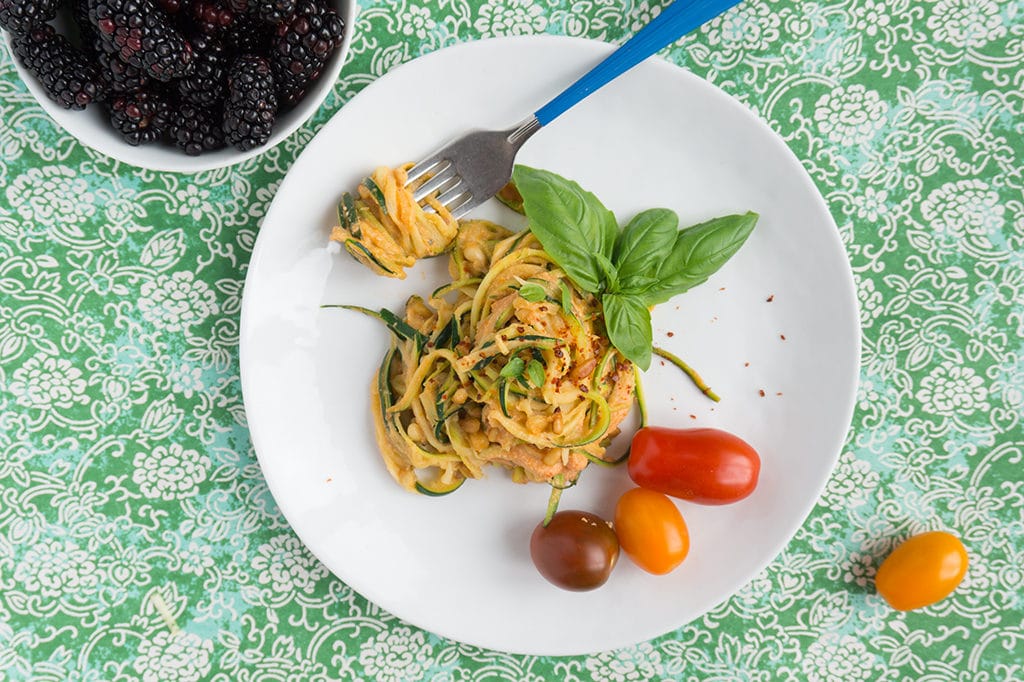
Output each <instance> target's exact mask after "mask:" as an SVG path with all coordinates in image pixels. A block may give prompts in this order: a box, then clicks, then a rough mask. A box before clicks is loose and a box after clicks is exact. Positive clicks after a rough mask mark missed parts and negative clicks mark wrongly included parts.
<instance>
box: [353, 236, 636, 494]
mask: <svg viewBox="0 0 1024 682" xmlns="http://www.w3.org/2000/svg"><path fill="white" fill-rule="evenodd" d="M364 234H365V232H364ZM375 253H376V252H375ZM390 264H391V263H389V265H390ZM449 273H450V275H451V277H452V281H451V283H450V284H447V285H445V286H442V287H441V288H440V289H438V290H437V291H435V292H434V293H433V294H432V295H431V297H430V298H429V299H428V300H423V299H422V298H420V297H418V296H414V297H412V298H410V299H409V300H408V302H407V304H406V309H405V314H404V319H402V320H397V319H390V318H389V319H390V321H389V324H388V327H389V328H390V329H391V330H392V332H393V335H394V337H393V342H392V346H391V348H390V349H389V350H388V352H387V353H386V354H385V357H384V361H383V362H382V364H381V366H380V369H379V372H378V375H377V378H376V381H375V382H374V384H373V388H372V404H373V416H374V425H375V431H376V438H377V442H378V445H379V447H380V451H381V454H382V455H383V458H384V462H385V464H386V465H387V468H388V471H389V472H390V473H391V475H392V476H393V477H394V478H395V480H396V481H397V482H398V483H399V484H401V485H402V486H403V487H405V488H407V489H409V490H417V489H419V490H421V491H424V492H427V491H429V490H438V489H445V488H452V487H455V486H457V484H458V483H459V482H460V481H461V480H463V479H466V478H479V477H481V476H483V475H484V472H485V468H486V467H487V466H488V465H497V466H499V467H503V468H506V469H508V470H510V471H511V475H512V479H513V480H515V481H518V482H531V481H537V482H540V481H543V482H549V483H552V484H558V485H567V484H571V483H572V482H573V481H575V479H576V478H577V476H578V475H579V473H580V472H581V471H582V470H583V469H584V467H586V465H587V463H588V462H589V461H590V460H589V459H588V456H589V457H590V458H594V459H598V460H600V459H602V457H603V455H604V453H605V448H606V447H607V445H608V444H609V442H610V440H611V438H612V437H613V436H614V435H616V434H617V433H618V426H619V424H620V422H622V420H623V419H624V418H625V417H626V415H627V414H628V412H629V410H630V407H631V404H632V400H633V393H634V386H635V378H634V368H633V365H632V363H630V362H628V361H626V360H624V359H623V358H622V357H621V356H620V355H619V354H618V352H617V351H616V350H615V349H614V348H613V347H612V345H611V344H610V342H609V341H608V338H607V336H606V335H605V333H604V326H603V318H602V311H601V306H600V303H599V302H598V301H597V299H596V298H594V297H593V296H592V295H590V294H587V293H585V292H582V291H580V290H578V289H576V288H575V287H574V286H573V285H572V283H571V281H570V280H569V278H568V277H567V276H566V275H565V273H564V272H563V271H562V270H561V269H560V268H558V267H557V266H556V265H555V264H554V263H553V262H552V260H551V258H550V257H549V256H548V255H547V254H546V253H545V252H544V251H543V250H542V248H541V246H540V244H539V243H538V242H537V241H536V239H534V237H533V236H532V235H531V234H530V233H529V232H524V233H518V234H514V233H512V232H510V231H509V230H507V229H505V228H504V227H501V226H499V225H496V224H494V223H490V222H487V221H482V220H473V221H463V223H462V224H461V228H460V230H459V231H458V235H457V237H456V238H455V243H454V247H453V249H452V251H451V254H450V257H449ZM526 284H529V285H530V287H529V289H530V292H531V295H530V296H529V297H528V298H529V299H530V300H528V299H527V297H524V295H523V294H522V293H521V292H520V289H521V287H523V286H524V285H526ZM538 287H539V289H538ZM540 291H542V292H543V296H541V295H540ZM386 321H387V320H386ZM537 380H540V381H539V383H537ZM430 474H433V476H430ZM427 478H429V480H430V481H431V483H430V486H431V487H429V488H427V489H424V488H423V487H422V485H421V483H422V482H423V481H424V480H425V479H427Z"/></svg>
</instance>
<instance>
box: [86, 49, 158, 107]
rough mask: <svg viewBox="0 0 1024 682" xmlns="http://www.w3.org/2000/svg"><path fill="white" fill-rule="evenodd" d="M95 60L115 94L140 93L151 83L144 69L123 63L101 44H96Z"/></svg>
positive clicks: (101, 74)
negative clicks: (108, 52) (107, 51)
mask: <svg viewBox="0 0 1024 682" xmlns="http://www.w3.org/2000/svg"><path fill="white" fill-rule="evenodd" d="M95 48H96V51H95V54H94V57H93V58H94V59H95V61H96V66H97V67H99V72H100V76H102V77H103V78H104V79H105V80H106V82H107V84H108V85H109V86H110V91H111V92H112V93H115V94H123V93H126V92H138V91H139V90H142V89H143V88H145V87H146V86H147V85H149V83H150V78H149V76H147V75H146V73H145V72H144V71H143V70H142V69H138V68H136V67H134V66H132V65H131V64H126V63H125V62H123V61H121V59H120V58H119V57H118V56H117V55H113V54H107V53H106V52H105V51H104V50H103V47H102V46H101V45H100V44H99V42H98V39H97V42H96V44H95Z"/></svg>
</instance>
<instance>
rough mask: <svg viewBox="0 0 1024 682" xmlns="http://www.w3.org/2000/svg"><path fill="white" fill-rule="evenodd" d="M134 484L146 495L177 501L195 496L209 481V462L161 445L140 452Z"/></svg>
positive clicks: (176, 446) (195, 454)
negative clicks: (148, 450) (205, 482)
mask: <svg viewBox="0 0 1024 682" xmlns="http://www.w3.org/2000/svg"><path fill="white" fill-rule="evenodd" d="M132 464H133V465H134V467H135V471H134V472H132V480H133V481H134V482H135V483H137V484H138V486H139V489H140V490H141V491H142V494H143V495H146V496H148V497H157V498H160V499H164V500H177V499H182V498H185V497H190V496H192V495H194V494H195V493H196V492H197V491H198V490H199V485H200V484H201V483H202V482H203V481H204V480H206V472H207V470H209V468H210V458H209V457H207V456H206V455H201V454H199V452H198V451H196V450H191V449H189V450H186V449H185V448H184V447H182V446H181V445H179V444H178V443H171V444H170V445H168V446H166V447H165V446H163V445H158V446H156V447H155V448H153V450H152V451H151V452H140V453H138V454H137V455H135V458H134V459H133V460H132Z"/></svg>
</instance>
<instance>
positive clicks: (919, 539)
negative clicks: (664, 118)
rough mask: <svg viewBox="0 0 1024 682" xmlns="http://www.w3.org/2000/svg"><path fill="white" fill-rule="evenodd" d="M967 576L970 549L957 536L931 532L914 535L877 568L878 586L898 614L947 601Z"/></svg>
mask: <svg viewBox="0 0 1024 682" xmlns="http://www.w3.org/2000/svg"><path fill="white" fill-rule="evenodd" d="M965 573H967V550H966V549H965V548H964V544H963V543H962V542H960V539H959V538H957V537H956V536H955V535H951V534H949V533H946V532H943V531H932V532H930V533H922V534H920V535H915V536H913V537H912V538H910V539H908V540H907V541H905V542H904V543H903V544H902V545H900V546H899V547H897V548H896V549H894V550H893V551H892V554H890V555H889V556H887V557H886V558H885V561H883V562H882V565H881V566H879V567H878V572H877V573H876V574H875V587H876V588H877V590H878V594H880V595H882V597H883V598H884V599H885V601H887V602H889V606H891V607H893V608H894V609H897V610H899V611H911V610H913V609H920V608H923V607H925V606H928V605H929V604H934V603H935V602H937V601H940V600H942V599H945V598H946V597H948V596H949V595H950V593H952V592H953V590H955V589H956V587H957V585H959V584H960V581H961V580H963V579H964V574H965Z"/></svg>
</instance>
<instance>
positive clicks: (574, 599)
mask: <svg viewBox="0 0 1024 682" xmlns="http://www.w3.org/2000/svg"><path fill="white" fill-rule="evenodd" d="M610 50H611V47H610V46H608V45H605V44H601V43H596V42H590V41H584V40H576V39H568V38H558V37H551V36H544V37H529V38H509V39H498V40H489V41H483V42H475V43H469V44H464V45H459V46H457V47H453V48H449V49H445V50H441V51H439V52H436V53H432V54H430V55H427V56H425V57H422V58H420V59H417V60H415V61H413V62H411V63H409V64H407V65H404V66H402V67H400V68H398V69H396V70H394V71H392V72H391V73H389V74H387V75H386V76H384V77H383V78H381V79H380V80H379V81H377V82H375V83H373V84H372V85H370V86H369V87H367V88H366V90H365V91H363V92H362V93H361V94H359V95H358V96H357V97H356V98H354V99H353V100H352V101H351V102H350V103H349V104H347V105H346V106H345V107H344V109H342V111H341V112H340V113H339V114H337V115H336V116H335V117H334V118H333V119H332V120H331V121H330V122H329V123H328V124H327V125H326V126H325V127H324V129H323V130H322V131H321V132H320V133H319V134H318V135H317V137H316V139H314V140H313V141H312V143H311V144H310V145H309V147H308V148H307V149H306V150H305V151H304V152H303V154H302V155H301V156H300V157H299V159H298V161H297V162H296V163H295V166H294V167H293V168H292V170H291V172H290V173H289V174H288V176H287V177H286V178H285V180H284V182H283V183H282V185H281V187H280V189H279V190H278V193H277V197H276V198H275V200H274V202H273V205H272V206H271V208H270V211H269V213H268V214H267V217H266V220H265V221H264V224H263V228H262V230H261V232H260V235H259V240H258V242H257V244H256V249H255V252H254V253H253V258H252V262H251V264H250V266H249V272H248V277H247V279H246V286H245V296H244V301H243V307H242V329H241V371H242V388H243V391H244V395H245V407H246V412H247V414H248V419H249V426H250V428H251V431H252V438H253V443H254V445H255V448H256V453H257V455H258V458H259V461H260V465H261V466H262V467H263V471H264V473H265V475H266V477H267V482H268V484H269V486H270V489H271V491H272V493H273V495H274V497H275V499H276V500H277V502H278V504H279V505H280V507H281V510H282V512H283V513H284V515H285V516H286V517H287V519H288V521H289V522H290V523H291V524H292V526H293V527H294V528H295V531H296V532H297V533H298V535H299V537H300V538H301V539H302V541H303V542H305V543H306V545H307V546H308V547H309V548H310V550H312V552H313V553H314V554H315V555H316V556H317V557H318V558H319V559H320V560H321V561H322V562H323V563H324V564H326V566H327V567H328V568H329V569H330V570H331V571H332V572H334V573H335V574H336V575H337V576H338V577H339V578H341V579H342V580H344V581H345V582H346V583H347V584H349V585H350V586H351V587H353V588H354V589H355V590H357V591H358V592H359V593H360V594H362V595H363V596H365V597H366V598H367V599H370V600H371V601H373V602H375V603H377V604H378V605H380V606H381V607H383V608H385V609H387V610H388V611H390V612H391V613H393V614H395V615H396V616H399V617H401V618H403V619H405V620H407V621H409V622H410V623H413V624H415V625H418V626H420V627H423V628H425V629H427V630H431V631H433V632H435V633H437V634H439V635H443V636H445V637H449V638H452V639H455V640H459V641H462V642H466V643H470V644H475V645H480V646H484V647H489V648H493V649H500V650H504V651H511V652H516V653H530V654H550V655H569V654H581V653H587V652H594V651H599V650H605V649H610V648H615V647H619V646H624V645H628V644H632V643H635V642H638V641H642V640H645V639H649V638H652V637H655V636H657V635H660V634H663V633H665V632H668V631H670V630H672V629H674V628H677V627H679V626H680V625H683V624H684V623H686V622H688V621H690V620H692V619H694V618H696V617H698V616H700V615H701V614H702V613H704V612H705V611H707V610H708V609H710V608H711V607H713V606H715V605H716V604H718V603H719V602H721V601H723V600H725V599H726V598H728V597H729V596H730V595H731V594H733V593H734V592H735V591H736V590H738V589H739V588H740V587H742V586H743V585H744V584H746V583H747V582H748V581H749V580H750V579H751V578H752V577H753V576H754V575H755V574H756V573H757V572H758V571H760V570H761V569H762V568H763V567H764V566H765V565H766V564H768V563H769V562H770V561H771V560H772V559H773V558H774V557H775V556H776V555H777V554H778V553H779V552H780V551H781V550H782V548H783V547H784V546H785V544H786V543H787V542H788V541H789V539H790V538H791V537H792V536H793V534H794V533H795V532H796V530H797V528H798V527H799V526H800V524H801V523H802V522H803V520H804V519H805V518H806V516H807V514H808V513H809V512H810V510H811V508H812V506H813V504H814V502H815V500H816V499H817V497H818V495H819V494H820V492H821V490H822V487H823V486H824V484H825V482H826V480H827V478H828V476H829V473H830V472H831V470H832V467H833V465H834V463H835V461H836V458H837V456H838V454H839V451H840V449H841V447H842V443H843V439H844V436H845V434H846V431H847V428H848V427H849V424H850V418H851V414H852V409H853V398H854V393H855V389H856V380H857V369H858V339H859V328H858V323H857V319H858V317H857V304H856V297H855V294H854V286H853V279H852V275H851V272H850V268H849V264H848V262H847V259H846V256H845V253H844V250H843V247H842V244H841V243H840V239H839V235H838V233H837V230H836V226H835V224H834V222H833V221H832V218H831V217H830V215H829V213H828V211H827V209H826V207H825V204H824V202H823V201H822V199H821V197H820V195H819V194H818V193H817V191H816V190H815V188H814V186H813V184H812V183H811V181H810V179H809V178H808V177H807V174H806V173H805V172H804V170H803V168H802V167H801V165H800V163H799V162H798V161H797V159H796V158H795V157H794V156H793V154H792V153H791V152H790V151H789V150H788V149H787V147H786V146H785V144H784V143H783V142H782V141H781V140H780V139H779V138H778V137H777V136H776V135H775V134H773V133H772V131H771V130H770V129H769V128H768V127H767V126H765V125H764V124H763V123H761V122H759V121H758V120H757V119H756V118H755V117H754V116H753V115H752V114H751V113H750V112H749V111H747V110H746V109H745V108H744V107H743V106H742V105H740V104H739V103H737V102H736V101H735V100H733V99H731V98H730V97H728V96H727V95H725V94H723V93H722V92H720V91H719V90H718V89H716V88H715V87H713V86H711V85H709V84H708V83H706V82H705V81H703V80H701V79H699V78H697V77H696V76H694V75H692V74H690V73H688V72H686V71H684V70H682V69H680V68H677V67H675V66H673V65H671V64H669V63H667V62H664V61H660V60H648V61H647V62H645V63H643V64H641V65H640V66H638V67H637V68H636V69H635V70H634V71H633V72H631V73H629V74H627V75H626V76H624V77H622V78H620V79H619V80H618V81H617V82H615V83H612V84H611V85H609V86H608V87H606V88H605V89H603V90H601V91H600V92H598V93H596V94H594V95H593V96H591V98H590V99H588V100H586V101H584V102H583V103H582V104H580V105H579V106H577V107H576V108H575V109H574V110H572V111H570V112H569V113H567V114H566V115H564V116H563V117H562V118H560V119H558V120H557V121H555V122H553V123H552V124H551V125H550V126H549V127H547V128H545V129H543V130H541V131H540V132H539V133H538V134H537V135H536V136H535V137H534V138H533V139H532V140H530V142H529V143H528V144H527V145H526V147H525V148H524V149H523V150H522V152H521V153H520V158H519V160H520V161H521V162H522V163H524V164H527V165H531V166H535V167H540V168H547V169H550V170H553V171H555V172H557V173H560V174H562V175H564V176H566V177H569V178H572V179H575V180H577V181H578V182H579V183H580V184H581V185H582V186H583V187H585V188H587V189H589V190H591V191H593V192H594V193H595V194H597V196H598V197H600V198H601V199H602V200H603V202H604V203H605V204H606V205H607V206H609V207H610V208H611V209H612V210H613V211H615V213H616V214H617V216H618V217H619V220H620V221H623V222H624V221H626V220H628V219H629V218H630V217H631V216H632V215H633V214H634V213H635V212H637V211H639V210H641V209H644V208H649V207H654V206H664V207H669V208H672V209H674V210H676V211H677V212H678V213H679V214H680V216H681V219H682V224H684V225H685V224H692V223H696V222H699V221H701V220H705V219H707V218H710V217H713V216H717V215H722V214H727V213H737V212H742V211H746V210H748V209H750V210H754V211H757V212H759V213H760V214H761V220H760V222H759V224H758V226H757V228H756V229H755V231H754V233H753V235H752V236H751V237H750V239H749V241H748V242H747V243H746V245H744V247H743V248H742V249H741V251H740V252H739V254H737V256H736V257H734V258H733V260H732V261H731V262H729V263H728V264H727V265H726V266H725V267H724V268H723V269H722V270H721V271H720V272H719V273H718V274H716V275H715V276H714V277H713V278H712V279H711V280H709V281H708V282H707V283H706V284H704V285H702V286H701V287H699V288H697V289H695V290H693V291H690V292H688V293H686V294H684V295H682V296H679V297H677V298H676V299H674V300H672V301H670V302H669V303H666V304H664V305H661V306H659V307H658V308H657V309H656V310H655V312H654V339H655V343H656V344H658V345H661V346H664V347H666V348H668V349H670V350H672V351H674V352H675V353H676V354H678V355H680V356H682V357H683V358H684V359H686V360H687V361H688V362H689V363H690V364H692V365H693V366H694V367H695V368H697V369H698V371H700V372H701V373H702V374H703V375H704V377H705V378H706V379H707V380H708V382H709V383H710V384H711V386H712V387H713V388H714V389H715V390H716V391H717V392H718V393H719V394H720V395H721V396H722V401H721V402H720V403H718V404H715V403H712V402H710V401H709V400H708V399H707V398H705V397H704V396H703V395H701V394H700V392H699V391H697V390H696V389H695V388H694V387H693V385H692V384H691V383H689V381H688V380H687V379H686V378H685V377H684V376H683V375H682V374H681V373H679V372H678V371H677V370H675V369H674V368H673V367H671V366H663V365H662V364H660V363H658V362H657V361H656V362H655V363H654V365H653V366H652V368H651V371H649V372H647V374H646V375H645V379H644V386H645V389H646V393H647V402H648V406H649V409H650V421H651V423H653V424H658V425H665V426H676V427H695V426H714V427H718V428H722V429H727V430H729V431H731V432H733V433H736V434H737V435H739V436H741V437H742V438H744V439H746V440H747V441H748V442H750V443H751V444H752V445H754V446H755V447H756V448H757V449H758V450H759V451H760V453H761V457H762V471H761V479H760V484H759V486H758V488H757V490H756V491H755V492H754V494H753V495H751V496H750V497H748V498H747V499H745V500H743V501H741V502H739V503H737V504H733V505H729V506H720V507H702V506H699V505H695V504H689V503H685V502H680V503H679V507H680V509H681V510H682V512H683V515H684V517H685V518H686V521H687V524H688V526H689V529H690V533H691V548H690V555H689V557H688V558H687V559H686V561H685V562H684V563H683V564H682V565H681V566H680V567H679V568H678V569H677V570H676V571H675V572H673V573H672V574H670V575H668V576H653V575H649V574H647V573H644V572H643V571H641V570H640V569H638V568H637V567H635V566H634V565H633V564H632V563H631V562H630V560H629V559H628V558H627V557H625V556H623V557H622V559H621V561H620V562H619V565H618V566H617V567H616V569H615V571H614V573H613V574H612V576H611V579H610V580H609V581H608V583H606V584H605V585H604V586H603V587H601V588H600V589H598V590H595V591H592V592H586V593H572V592H565V591H562V590H559V589H557V588H555V587H553V586H552V585H550V584H548V583H547V582H545V581H544V579H543V578H542V577H541V576H540V575H539V574H538V573H537V571H536V570H535V569H534V567H533V564H532V563H531V561H530V555H529V549H528V545H529V537H530V533H531V531H532V530H533V528H534V526H535V525H536V524H537V522H538V521H540V519H541V518H542V516H543V513H544V509H545V505H546V502H547V497H548V487H547V486H545V485H532V486H522V485H516V484H514V483H512V482H511V481H510V480H509V479H508V477H507V476H506V475H505V474H503V473H502V472H501V471H495V472H494V473H493V474H492V475H491V476H489V477H488V478H487V479H484V480H481V481H469V482H467V483H466V484H465V485H463V486H462V488H461V489H459V490H458V491H457V492H456V493H455V494H452V495H448V496H446V497H439V498H431V497H425V496H420V495H415V494H411V493H408V492H406V491H405V490H403V489H401V488H399V487H398V486H397V485H396V484H395V483H394V482H392V480H391V478H390V477H389V476H388V474H387V472H386V471H385V469H384V465H383V463H382V462H381V460H380V457H379V455H378V453H377V448H376V445H375V443H374V438H373V433H372V430H371V419H370V408H369V392H370V383H371V380H372V378H373V376H374V373H375V371H376V368H377V366H378V365H379V363H380V360H381V358H382V356H383V354H384V351H385V350H386V348H387V346H388V343H389V341H388V334H387V332H386V331H385V329H383V328H382V326H381V325H379V324H377V323H376V321H374V320H372V319H369V318H366V317H363V316H361V315H359V314H357V313H353V312H349V311H344V310H321V309H320V308H319V306H320V305H321V304H322V303H348V304H358V305H362V306H367V307H371V308H375V307H388V308H391V309H392V310H401V306H402V305H403V303H404V301H405V299H406V298H407V297H408V296H409V295H411V294H413V293H418V294H427V293H429V292H430V291H432V290H433V289H434V288H435V287H436V286H438V285H439V284H440V283H442V282H443V281H445V262H444V261H445V259H443V258H438V259H432V260H430V261H427V262H423V263H421V264H419V265H417V266H416V268H415V269H413V270H412V271H410V273H409V277H408V279H406V280H405V281H397V280H391V279H386V278H382V277H377V276H375V275H373V274H371V273H370V271H369V270H367V269H366V268H364V267H363V266H361V265H358V264H357V263H356V262H355V261H353V260H352V259H351V258H349V257H348V256H347V255H345V254H341V255H334V256H329V255H328V254H327V253H326V251H325V249H324V244H325V243H326V240H327V235H328V232H329V230H330V229H331V226H332V224H333V223H334V210H335V204H336V202H337V200H338V198H339V196H340V194H341V192H342V191H344V190H347V189H352V188H354V187H355V186H356V185H357V184H358V182H359V181H360V179H361V178H362V177H365V176H366V175H367V174H368V173H369V172H370V171H371V170H372V169H373V168H374V167H375V166H377V165H381V164H389V165H394V164H399V163H402V162H405V161H411V160H415V159H417V158H419V157H421V156H424V155H426V154H427V153H428V152H430V151H432V150H433V149H434V148H435V147H437V146H439V145H440V144H441V143H442V142H444V141H446V140H448V139H450V138H451V137H453V136H455V135H457V134H459V133H461V132H462V131H464V130H466V129H468V128H472V127H482V128H498V127H505V126H509V125H512V124H514V123H515V122H516V121H518V120H520V119H521V118H522V117H523V116H525V115H527V114H528V113H529V112H531V111H533V110H534V109H536V108H537V107H538V106H539V105H541V104H543V103H544V102H545V101H546V100H547V98H548V97H549V96H551V95H552V94H554V93H557V92H559V91H560V90H561V89H562V87H564V86H565V85H567V84H568V83H569V82H570V81H571V80H573V79H574V77H575V76H577V75H579V74H581V73H583V72H584V71H585V70H586V69H587V68H589V67H590V66H592V65H593V64H595V63H597V62H598V61H599V60H600V59H601V58H602V57H603V56H604V55H606V54H607V53H608V52H609V51H610ZM490 203H491V204H495V203H496V202H490ZM477 215H479V216H483V217H488V218H491V219H497V220H499V221H504V222H506V224H508V223H513V222H514V223H515V224H516V225H518V224H519V223H518V221H515V216H514V214H512V213H511V212H508V211H507V210H506V209H504V207H501V206H497V205H494V206H485V207H483V208H482V209H481V210H480V211H479V212H478V213H477ZM769 299H771V301H770V302H769ZM783 337H784V338H783ZM762 391H763V397H762V393H761V392H762ZM626 438H628V434H627V435H626V436H623V437H622V438H620V441H622V440H625V439H626ZM613 447H616V448H618V447H623V443H621V442H620V443H619V444H616V445H613ZM629 487H631V483H630V481H629V477H628V475H627V472H626V470H625V467H618V468H615V469H605V468H601V467H596V466H593V467H590V468H589V469H588V470H587V471H586V472H584V474H583V476H582V478H581V480H580V483H579V485H577V486H576V487H575V488H572V489H570V490H568V491H566V494H565V495H563V498H562V508H563V509H586V510H590V511H594V512H596V513H599V514H601V515H602V516H604V517H605V518H611V516H612V512H613V509H614V505H615V501H616V499H617V498H618V495H619V494H620V493H621V492H623V491H624V490H626V489H628V488H629Z"/></svg>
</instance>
